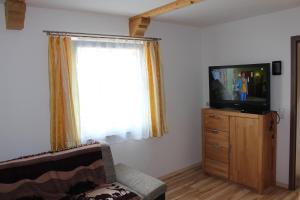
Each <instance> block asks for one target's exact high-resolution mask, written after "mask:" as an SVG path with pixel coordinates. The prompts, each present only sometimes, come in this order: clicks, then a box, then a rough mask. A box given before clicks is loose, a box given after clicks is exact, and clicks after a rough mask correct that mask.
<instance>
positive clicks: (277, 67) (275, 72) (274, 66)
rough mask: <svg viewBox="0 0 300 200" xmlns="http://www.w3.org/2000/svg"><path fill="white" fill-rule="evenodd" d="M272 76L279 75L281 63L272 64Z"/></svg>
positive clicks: (274, 62)
mask: <svg viewBox="0 0 300 200" xmlns="http://www.w3.org/2000/svg"><path fill="white" fill-rule="evenodd" d="M272 74H273V75H281V61H273V62H272Z"/></svg>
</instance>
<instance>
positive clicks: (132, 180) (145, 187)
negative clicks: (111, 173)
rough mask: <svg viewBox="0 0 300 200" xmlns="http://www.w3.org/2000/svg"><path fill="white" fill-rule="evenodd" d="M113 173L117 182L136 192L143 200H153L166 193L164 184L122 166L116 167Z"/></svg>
mask: <svg viewBox="0 0 300 200" xmlns="http://www.w3.org/2000/svg"><path fill="white" fill-rule="evenodd" d="M115 171H116V178H117V182H119V183H121V184H123V185H125V186H127V187H129V188H130V189H132V190H134V191H136V192H137V193H139V194H140V195H142V196H143V197H144V200H154V199H156V198H158V197H159V196H161V195H163V194H164V193H165V192H166V191H167V185H166V184H165V183H164V182H162V181H160V180H158V179H156V178H153V177H151V176H149V175H146V174H144V173H142V172H140V171H138V170H135V169H132V168H130V167H128V166H126V165H124V164H118V165H116V166H115Z"/></svg>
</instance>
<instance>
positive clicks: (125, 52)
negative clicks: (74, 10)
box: [73, 39, 151, 142]
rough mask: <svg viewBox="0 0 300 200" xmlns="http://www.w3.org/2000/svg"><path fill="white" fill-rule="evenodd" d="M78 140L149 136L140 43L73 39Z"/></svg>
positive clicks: (145, 77) (146, 94) (142, 56)
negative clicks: (78, 122) (79, 129)
mask: <svg viewBox="0 0 300 200" xmlns="http://www.w3.org/2000/svg"><path fill="white" fill-rule="evenodd" d="M73 45H74V51H75V65H76V69H77V78H78V90H79V102H80V103H79V104H80V126H81V141H82V142H86V141H87V140H89V139H96V140H107V141H109V142H115V141H119V140H122V139H128V138H130V139H142V138H147V137H149V134H150V123H151V122H150V116H149V115H150V114H149V113H150V112H149V96H148V95H149V94H148V82H147V80H148V79H147V70H146V66H145V58H144V44H143V42H141V41H130V42H129V41H120V40H117V41H116V40H107V39H106V40H101V41H99V40H97V41H82V40H77V39H75V40H73Z"/></svg>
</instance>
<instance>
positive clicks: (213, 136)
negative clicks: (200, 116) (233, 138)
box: [204, 129, 229, 144]
mask: <svg viewBox="0 0 300 200" xmlns="http://www.w3.org/2000/svg"><path fill="white" fill-rule="evenodd" d="M204 136H205V140H206V141H205V142H208V143H215V142H224V143H226V144H228V143H229V134H228V132H225V131H219V130H216V129H205V130H204Z"/></svg>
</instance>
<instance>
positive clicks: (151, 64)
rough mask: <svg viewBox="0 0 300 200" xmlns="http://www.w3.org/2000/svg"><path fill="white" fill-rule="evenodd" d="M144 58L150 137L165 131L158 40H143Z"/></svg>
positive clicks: (160, 134) (162, 133) (158, 135)
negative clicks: (146, 75)
mask: <svg viewBox="0 0 300 200" xmlns="http://www.w3.org/2000/svg"><path fill="white" fill-rule="evenodd" d="M145 58H146V64H147V71H148V87H149V102H150V114H151V132H150V136H151V137H160V136H163V135H164V134H165V133H167V125H166V114H165V99H164V93H163V81H162V69H161V65H162V64H161V59H160V49H159V43H158V41H146V42H145Z"/></svg>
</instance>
